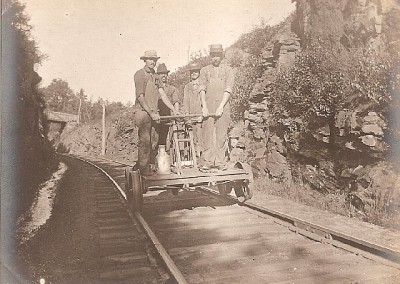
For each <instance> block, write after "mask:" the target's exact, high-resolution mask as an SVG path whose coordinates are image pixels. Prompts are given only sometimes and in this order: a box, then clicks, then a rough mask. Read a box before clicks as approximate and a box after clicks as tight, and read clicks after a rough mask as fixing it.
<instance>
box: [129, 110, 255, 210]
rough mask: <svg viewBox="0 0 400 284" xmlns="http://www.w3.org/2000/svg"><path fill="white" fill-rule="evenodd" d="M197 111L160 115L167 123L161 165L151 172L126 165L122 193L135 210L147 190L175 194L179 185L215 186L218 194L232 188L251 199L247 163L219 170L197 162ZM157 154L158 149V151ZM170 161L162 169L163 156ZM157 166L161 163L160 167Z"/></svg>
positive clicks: (239, 195) (249, 172)
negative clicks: (165, 151) (165, 150)
mask: <svg viewBox="0 0 400 284" xmlns="http://www.w3.org/2000/svg"><path fill="white" fill-rule="evenodd" d="M198 116H199V115H178V116H162V117H161V120H163V121H167V124H168V125H169V127H170V132H169V133H170V135H169V138H170V139H169V142H170V144H169V145H170V149H169V153H170V155H167V156H165V155H164V157H161V158H160V157H159V162H160V160H162V159H164V161H161V162H162V163H163V165H162V166H161V165H158V166H159V170H158V172H157V173H155V174H154V175H150V176H145V175H141V174H140V171H139V170H133V169H132V168H126V169H125V193H126V195H127V200H128V203H129V204H130V206H131V208H132V209H133V210H134V211H141V210H142V206H143V194H145V193H146V192H148V191H149V190H160V189H165V190H172V192H173V194H174V195H176V194H178V191H179V189H180V188H183V189H185V188H186V189H196V188H197V187H199V186H206V187H213V188H217V189H218V191H219V193H220V194H221V195H228V194H230V193H231V192H232V190H233V191H234V193H235V195H236V197H237V198H238V200H239V202H244V201H246V200H248V199H250V198H251V197H252V195H253V192H252V190H251V183H252V182H253V175H252V171H251V167H250V165H249V164H247V163H242V162H236V163H232V162H230V163H228V168H227V169H225V170H218V169H214V168H210V169H204V168H202V167H199V166H198V163H197V158H196V150H195V146H194V143H193V124H194V123H195V120H194V118H196V117H198ZM159 155H160V153H159ZM166 157H168V159H169V162H168V163H167V167H168V168H169V169H167V170H166V169H165V158H166ZM160 166H161V167H163V169H162V171H160Z"/></svg>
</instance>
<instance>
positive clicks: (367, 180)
mask: <svg viewBox="0 0 400 284" xmlns="http://www.w3.org/2000/svg"><path fill="white" fill-rule="evenodd" d="M351 175H354V176H355V179H354V181H352V182H351V193H350V195H349V198H350V200H351V202H352V204H353V205H354V206H355V207H356V208H357V209H359V210H361V211H363V212H367V213H368V212H372V211H373V210H376V209H379V208H391V206H395V204H392V203H393V201H394V199H397V198H398V197H399V195H400V188H399V184H398V181H399V176H398V175H396V173H395V172H394V170H393V168H392V167H391V166H390V165H389V164H388V163H386V162H381V163H378V164H377V165H374V166H368V167H367V168H362V170H357V168H356V169H354V170H353V171H352V173H351ZM394 197H395V198H394ZM397 200H398V199H397Z"/></svg>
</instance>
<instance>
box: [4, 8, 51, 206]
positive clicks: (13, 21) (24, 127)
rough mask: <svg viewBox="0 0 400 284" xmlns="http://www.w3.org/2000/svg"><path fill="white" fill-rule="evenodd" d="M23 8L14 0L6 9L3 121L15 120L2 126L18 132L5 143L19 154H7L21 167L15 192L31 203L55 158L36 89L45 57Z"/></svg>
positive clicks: (40, 100)
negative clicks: (34, 37) (39, 69)
mask: <svg viewBox="0 0 400 284" xmlns="http://www.w3.org/2000/svg"><path fill="white" fill-rule="evenodd" d="M24 8H25V7H24V6H23V5H22V4H20V3H19V2H18V1H11V2H10V3H8V5H6V6H5V7H4V11H5V12H4V14H3V33H4V36H6V37H7V40H6V41H3V50H4V52H5V56H4V57H3V58H4V59H5V60H4V65H3V67H4V68H5V69H7V73H6V74H7V75H6V76H4V77H3V86H4V89H3V90H6V91H5V93H4V94H5V97H4V102H5V104H7V112H6V114H7V116H4V118H5V119H11V120H12V121H10V122H6V121H3V122H4V124H3V125H5V127H6V128H9V127H11V128H14V129H15V131H16V132H11V135H14V133H17V134H16V135H17V136H15V137H14V136H11V137H12V139H15V140H13V141H9V140H5V141H6V143H10V142H11V143H12V145H13V146H14V151H17V153H14V154H11V153H8V154H10V155H13V156H14V157H18V158H19V159H17V161H18V163H19V164H18V165H15V166H16V168H13V169H14V171H15V173H16V175H17V176H18V180H19V184H17V185H16V186H15V188H14V190H15V191H17V192H18V194H19V196H22V201H30V200H31V199H32V198H33V196H34V194H35V190H36V187H37V186H38V184H39V182H41V181H42V179H43V178H44V177H45V176H46V174H48V173H49V172H50V171H51V168H52V166H53V165H54V164H53V162H54V156H53V155H52V149H51V147H50V144H49V142H48V140H47V131H48V125H47V123H46V119H45V115H44V113H43V111H44V108H45V103H44V100H43V97H42V95H41V93H40V92H39V90H38V87H37V86H38V84H39V82H40V81H41V78H40V76H39V75H38V74H37V73H36V72H35V71H34V66H35V65H36V64H39V63H40V61H41V59H42V57H43V56H42V55H41V53H40V52H39V50H38V49H37V46H36V42H35V40H34V39H33V38H32V36H31V29H32V27H31V26H30V24H29V18H28V17H27V16H26V14H25V12H24ZM8 103H9V104H10V105H8ZM11 137H10V136H8V138H11ZM3 142H4V140H3ZM14 182H15V181H14Z"/></svg>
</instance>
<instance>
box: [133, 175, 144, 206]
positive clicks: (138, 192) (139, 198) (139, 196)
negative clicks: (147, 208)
mask: <svg viewBox="0 0 400 284" xmlns="http://www.w3.org/2000/svg"><path fill="white" fill-rule="evenodd" d="M131 182H132V194H131V197H132V199H131V202H130V205H131V208H132V210H133V211H142V208H143V192H142V190H143V189H142V187H143V185H142V178H141V176H140V172H139V171H133V172H131Z"/></svg>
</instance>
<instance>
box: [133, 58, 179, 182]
mask: <svg viewBox="0 0 400 284" xmlns="http://www.w3.org/2000/svg"><path fill="white" fill-rule="evenodd" d="M140 59H141V60H143V61H144V62H145V66H144V67H143V68H142V69H140V70H138V71H137V72H136V73H135V76H134V80H135V87H136V101H135V106H134V120H135V123H136V125H137V126H138V128H139V129H138V136H139V145H138V160H137V162H136V165H135V167H134V169H135V170H140V173H141V174H142V175H152V174H153V172H152V169H151V167H150V163H153V164H154V160H155V149H156V147H157V142H158V135H157V132H156V130H155V126H156V123H159V122H160V115H159V114H158V99H159V98H160V97H161V99H162V100H163V102H164V103H165V105H166V106H167V107H168V108H169V109H170V110H171V111H172V112H173V113H174V114H179V112H177V111H176V110H175V109H174V106H173V105H172V103H171V101H170V100H169V99H168V97H167V95H166V93H165V92H164V89H163V88H164V87H163V84H162V82H161V81H160V80H159V78H158V77H157V75H156V74H155V71H154V68H155V66H156V63H157V60H158V59H159V57H158V56H157V52H156V51H155V50H147V51H145V53H144V55H143V56H141V57H140Z"/></svg>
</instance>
